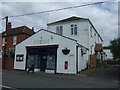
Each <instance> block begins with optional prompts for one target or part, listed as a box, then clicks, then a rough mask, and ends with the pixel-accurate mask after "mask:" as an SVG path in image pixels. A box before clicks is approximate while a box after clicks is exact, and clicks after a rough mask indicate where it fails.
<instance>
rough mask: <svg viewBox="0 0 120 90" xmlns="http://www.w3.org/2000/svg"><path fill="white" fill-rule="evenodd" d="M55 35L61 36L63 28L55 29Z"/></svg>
mask: <svg viewBox="0 0 120 90" xmlns="http://www.w3.org/2000/svg"><path fill="white" fill-rule="evenodd" d="M56 33H57V34H59V35H63V26H57V27H56Z"/></svg>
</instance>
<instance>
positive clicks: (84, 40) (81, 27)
mask: <svg viewBox="0 0 120 90" xmlns="http://www.w3.org/2000/svg"><path fill="white" fill-rule="evenodd" d="M72 24H77V28H78V32H77V33H78V34H77V35H71V26H70V25H72ZM57 26H63V35H65V36H68V37H71V38H74V39H76V40H77V41H78V43H80V44H82V45H83V46H85V47H88V38H89V37H88V29H89V26H88V22H87V21H86V20H75V21H68V22H60V23H56V24H52V25H48V30H50V31H52V32H55V33H56V27H57Z"/></svg>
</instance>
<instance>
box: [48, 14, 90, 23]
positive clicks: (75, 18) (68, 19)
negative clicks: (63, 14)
mask: <svg viewBox="0 0 120 90" xmlns="http://www.w3.org/2000/svg"><path fill="white" fill-rule="evenodd" d="M80 19H81V20H88V19H87V18H81V17H76V16H72V17H69V18H66V19H62V20H59V21H55V22H52V23H48V24H47V25H51V24H55V23H59V22H66V21H74V20H80Z"/></svg>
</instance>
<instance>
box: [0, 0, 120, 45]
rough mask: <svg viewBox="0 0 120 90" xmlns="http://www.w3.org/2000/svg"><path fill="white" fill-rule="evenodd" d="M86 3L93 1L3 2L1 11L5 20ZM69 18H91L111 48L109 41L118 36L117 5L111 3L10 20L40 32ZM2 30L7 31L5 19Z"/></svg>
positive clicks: (105, 42)
mask: <svg viewBox="0 0 120 90" xmlns="http://www.w3.org/2000/svg"><path fill="white" fill-rule="evenodd" d="M96 1H97V0H96ZM98 1H100V0H98ZM86 3H93V2H2V6H1V5H0V8H1V7H2V17H5V16H15V15H19V14H26V13H33V12H39V11H46V10H51V9H59V8H64V7H70V6H77V5H82V4H86ZM70 16H79V17H83V18H89V19H90V20H91V22H92V23H93V25H94V26H95V28H96V29H97V31H98V32H99V33H100V35H101V37H102V38H103V40H104V45H108V44H109V41H110V40H113V39H114V38H117V37H118V3H117V2H108V3H104V4H99V5H92V6H86V7H80V8H74V9H68V10H62V11H55V12H51V13H42V14H36V15H30V16H23V17H14V18H9V21H10V22H11V23H12V27H13V28H14V27H19V26H23V25H26V26H28V27H29V28H32V27H34V28H35V31H38V30H40V29H41V28H44V29H46V28H47V26H46V24H47V23H50V22H54V21H57V20H61V19H65V18H68V17H70ZM0 30H5V20H2V27H0Z"/></svg>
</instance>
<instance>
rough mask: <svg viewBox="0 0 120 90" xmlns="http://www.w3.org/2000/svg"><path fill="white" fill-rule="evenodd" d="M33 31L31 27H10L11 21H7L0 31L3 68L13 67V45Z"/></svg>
mask: <svg viewBox="0 0 120 90" xmlns="http://www.w3.org/2000/svg"><path fill="white" fill-rule="evenodd" d="M34 33H35V32H34V29H33V28H32V29H30V28H28V27H27V26H20V27H16V28H12V25H11V23H10V22H8V24H7V27H6V31H5V32H2V52H3V54H2V67H3V68H4V69H13V66H14V53H15V52H14V51H15V46H16V45H17V44H19V43H20V42H22V41H23V40H25V39H27V38H28V37H30V36H31V35H33V34H34ZM5 43H6V44H5ZM5 48H6V50H5ZM5 51H6V53H5Z"/></svg>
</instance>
